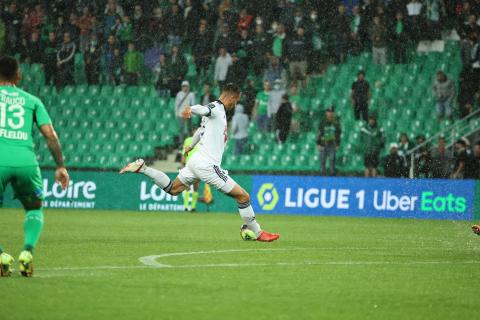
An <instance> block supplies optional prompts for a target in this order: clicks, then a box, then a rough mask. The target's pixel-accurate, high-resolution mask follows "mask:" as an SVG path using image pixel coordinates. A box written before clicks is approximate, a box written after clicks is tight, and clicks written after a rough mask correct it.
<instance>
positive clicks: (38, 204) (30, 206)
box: [22, 200, 42, 211]
mask: <svg viewBox="0 0 480 320" xmlns="http://www.w3.org/2000/svg"><path fill="white" fill-rule="evenodd" d="M22 205H23V208H24V209H25V210H27V211H29V210H38V209H40V208H42V201H40V200H38V201H28V202H27V201H22Z"/></svg>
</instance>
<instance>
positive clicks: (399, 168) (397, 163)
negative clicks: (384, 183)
mask: <svg viewBox="0 0 480 320" xmlns="http://www.w3.org/2000/svg"><path fill="white" fill-rule="evenodd" d="M404 173H405V167H404V166H403V159H402V157H400V155H399V154H398V145H397V144H396V143H392V144H391V145H390V154H389V155H387V156H385V158H383V175H384V176H385V177H387V178H400V177H402V176H403V174H404Z"/></svg>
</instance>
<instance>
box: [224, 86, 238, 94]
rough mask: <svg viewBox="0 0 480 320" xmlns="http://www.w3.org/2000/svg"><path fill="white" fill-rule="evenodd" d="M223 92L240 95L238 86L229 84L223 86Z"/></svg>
mask: <svg viewBox="0 0 480 320" xmlns="http://www.w3.org/2000/svg"><path fill="white" fill-rule="evenodd" d="M222 92H224V93H229V94H235V95H238V94H240V88H239V87H238V86H237V85H236V84H233V83H227V84H226V85H224V86H223V88H222Z"/></svg>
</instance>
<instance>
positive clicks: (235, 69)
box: [225, 53, 248, 87]
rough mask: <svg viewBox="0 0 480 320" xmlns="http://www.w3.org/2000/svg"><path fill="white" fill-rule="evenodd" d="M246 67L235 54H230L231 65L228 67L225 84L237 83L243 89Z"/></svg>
mask: <svg viewBox="0 0 480 320" xmlns="http://www.w3.org/2000/svg"><path fill="white" fill-rule="evenodd" d="M247 73H248V65H246V64H245V63H244V62H243V61H242V60H241V59H240V58H239V57H238V55H237V54H236V53H233V54H232V64H231V65H230V66H229V67H228V72H227V78H226V80H225V81H226V83H237V84H238V85H239V86H240V87H243V83H244V82H245V79H246V78H247Z"/></svg>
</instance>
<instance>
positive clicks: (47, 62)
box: [42, 31, 58, 86]
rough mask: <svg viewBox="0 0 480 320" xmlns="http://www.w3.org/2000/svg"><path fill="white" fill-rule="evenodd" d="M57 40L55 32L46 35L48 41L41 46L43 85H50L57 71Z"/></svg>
mask: <svg viewBox="0 0 480 320" xmlns="http://www.w3.org/2000/svg"><path fill="white" fill-rule="evenodd" d="M57 46H58V44H57V38H56V35H55V32H53V31H51V32H49V33H48V40H47V41H46V42H45V43H44V45H43V55H42V64H43V71H44V72H45V84H46V85H47V86H49V85H51V84H52V82H54V79H55V72H56V70H57Z"/></svg>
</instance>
